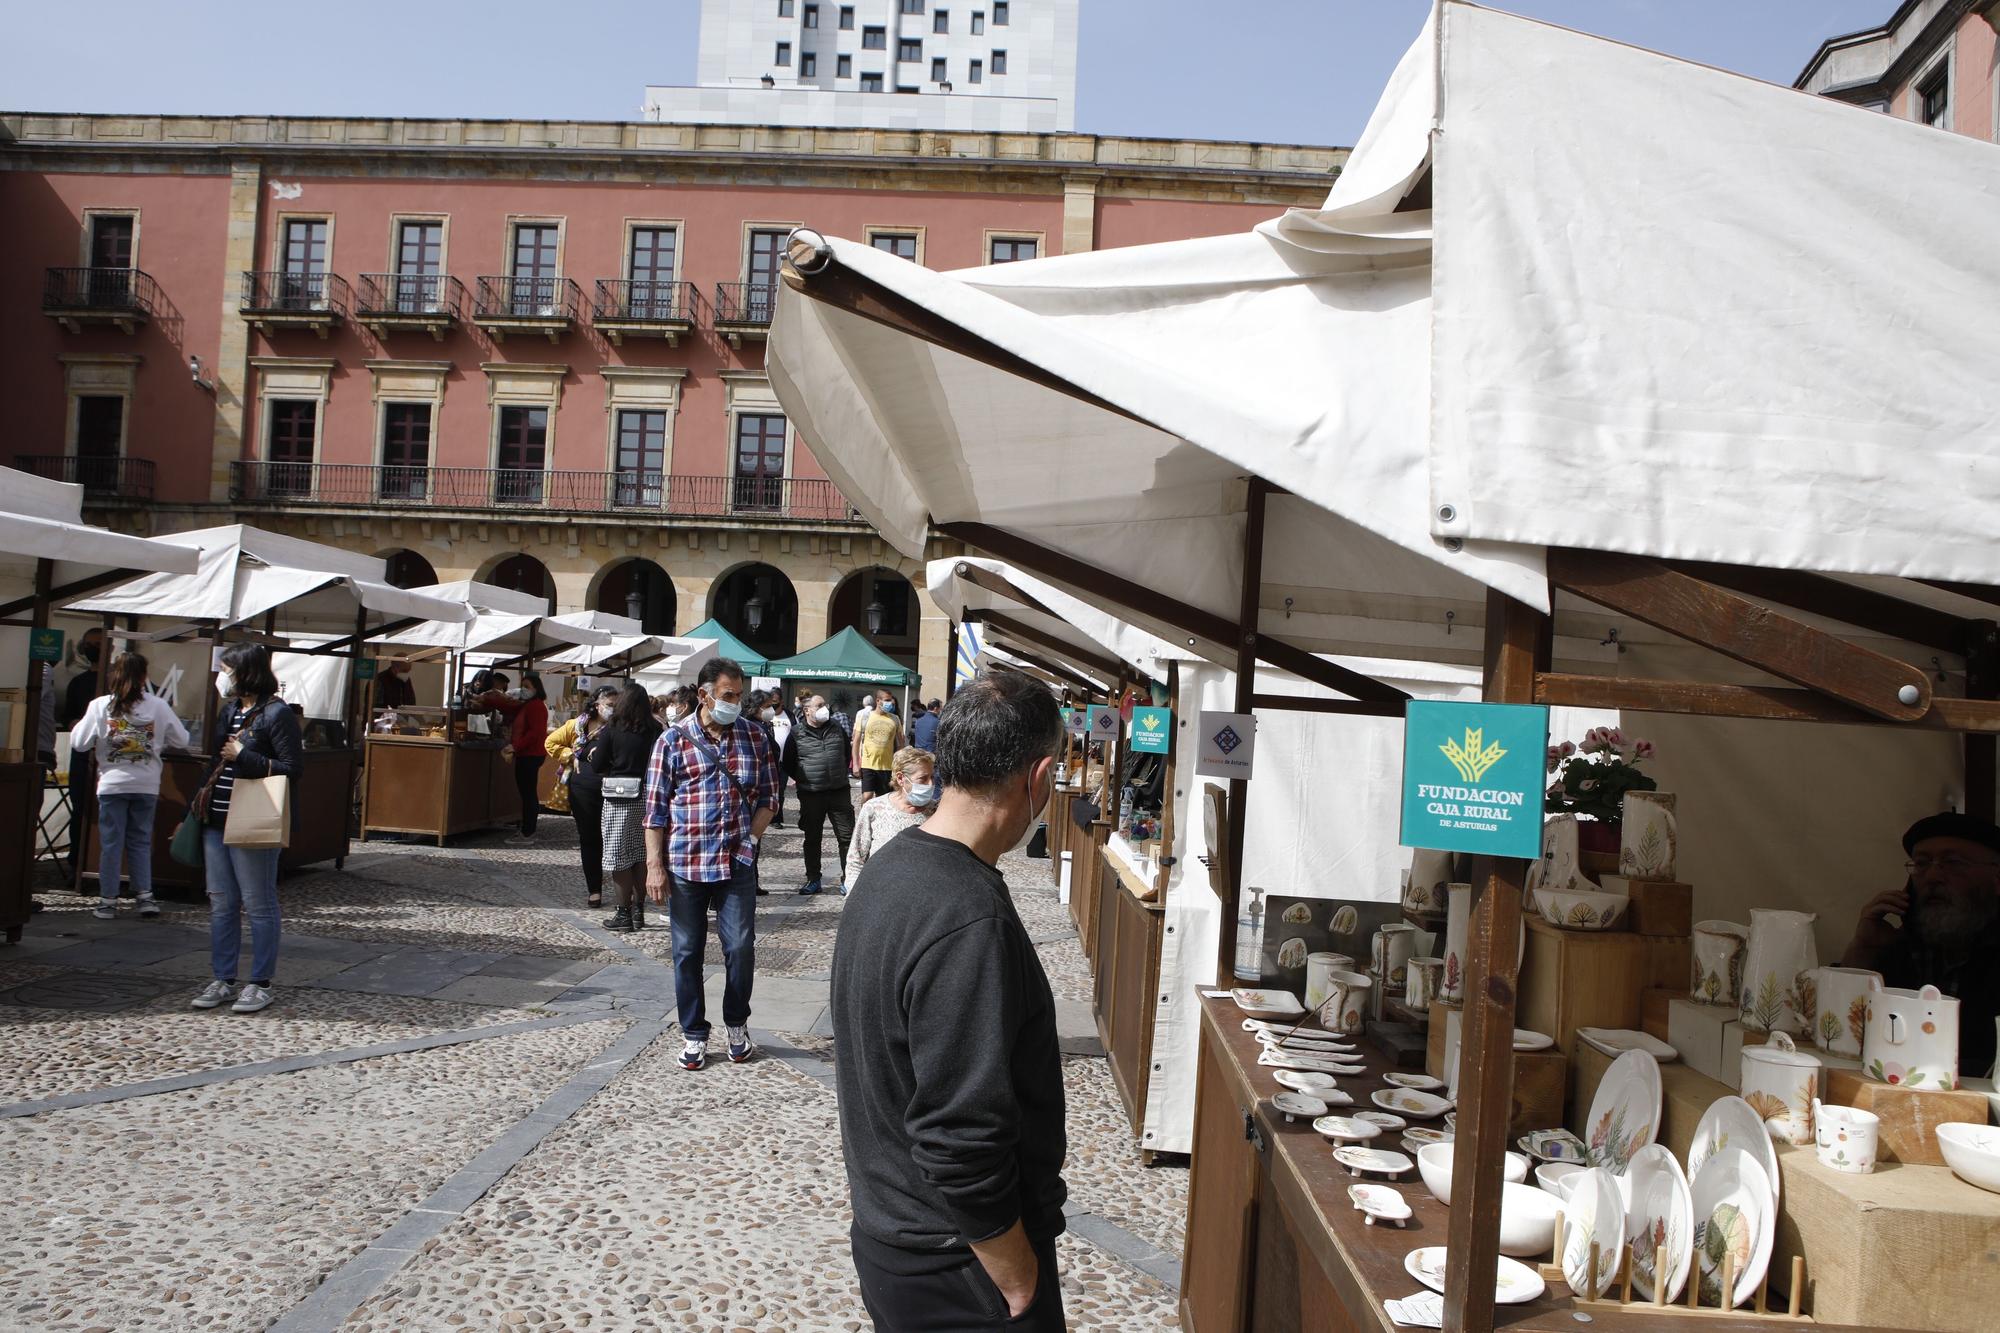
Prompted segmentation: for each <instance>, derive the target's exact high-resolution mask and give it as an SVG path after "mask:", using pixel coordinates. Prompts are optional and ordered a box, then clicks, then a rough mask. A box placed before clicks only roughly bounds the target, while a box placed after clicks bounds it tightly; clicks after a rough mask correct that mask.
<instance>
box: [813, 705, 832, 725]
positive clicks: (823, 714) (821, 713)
mask: <svg viewBox="0 0 2000 1333" xmlns="http://www.w3.org/2000/svg"><path fill="white" fill-rule="evenodd" d="M832 720H833V710H832V709H829V708H815V709H813V725H814V726H816V727H823V726H825V725H826V724H827V723H828V722H830V721H832Z"/></svg>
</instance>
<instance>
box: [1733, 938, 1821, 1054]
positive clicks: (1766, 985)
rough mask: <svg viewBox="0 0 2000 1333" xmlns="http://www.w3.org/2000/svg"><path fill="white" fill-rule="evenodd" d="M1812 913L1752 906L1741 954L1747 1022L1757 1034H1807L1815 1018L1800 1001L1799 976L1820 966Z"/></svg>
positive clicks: (1742, 1009) (1741, 1004) (1742, 998)
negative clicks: (1809, 1014)
mask: <svg viewBox="0 0 2000 1333" xmlns="http://www.w3.org/2000/svg"><path fill="white" fill-rule="evenodd" d="M1814 919H1815V918H1814V914H1813V913H1811V912H1781V911H1775V910H1773V909H1771V908H1766V907H1755V908H1752V909H1751V910H1750V944H1749V947H1748V948H1747V949H1745V950H1744V953H1743V993H1742V995H1741V996H1740V997H1739V999H1738V1005H1739V1012H1740V1013H1741V1014H1742V1016H1743V1026H1744V1027H1746V1028H1749V1029H1751V1030H1753V1031H1757V1032H1789V1033H1793V1034H1803V1033H1804V1032H1805V1031H1806V1026H1807V1024H1808V1023H1810V1022H1811V1021H1812V1020H1811V1018H1810V1017H1809V1016H1808V1015H1807V1014H1806V1013H1805V1012H1804V1010H1803V1009H1802V1008H1801V1007H1800V1004H1799V978H1800V976H1801V975H1802V974H1804V973H1807V972H1810V971H1812V969H1813V968H1815V967H1817V966H1818V965H1819V954H1818V951H1817V949H1816V947H1815V946H1814V944H1813V935H1812V924H1813V921H1814Z"/></svg>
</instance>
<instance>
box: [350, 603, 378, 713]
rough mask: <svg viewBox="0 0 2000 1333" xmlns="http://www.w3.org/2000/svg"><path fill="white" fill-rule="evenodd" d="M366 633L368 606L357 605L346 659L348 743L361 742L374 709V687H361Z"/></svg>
mask: <svg viewBox="0 0 2000 1333" xmlns="http://www.w3.org/2000/svg"><path fill="white" fill-rule="evenodd" d="M367 633H368V608H367V607H365V606H357V607H356V608H355V609H354V645H353V647H352V648H350V649H349V650H348V651H349V653H350V654H351V656H349V658H348V659H347V709H346V712H345V714H344V715H345V717H346V718H347V727H348V731H347V743H348V744H349V745H359V744H361V742H362V739H363V738H365V737H366V736H367V735H368V719H369V717H370V716H371V715H372V714H373V711H374V709H373V707H372V701H371V700H370V698H369V696H370V695H371V694H373V693H374V687H373V686H372V685H371V686H370V687H369V688H367V689H363V688H362V687H361V653H362V650H363V647H364V646H365V644H364V636H365V635H366V634H367Z"/></svg>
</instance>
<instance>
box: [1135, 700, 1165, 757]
mask: <svg viewBox="0 0 2000 1333" xmlns="http://www.w3.org/2000/svg"><path fill="white" fill-rule="evenodd" d="M1173 739H1174V710H1173V709H1171V708H1135V709H1133V710H1132V753H1133V754H1165V753H1166V752H1167V749H1168V747H1169V746H1171V745H1172V744H1173Z"/></svg>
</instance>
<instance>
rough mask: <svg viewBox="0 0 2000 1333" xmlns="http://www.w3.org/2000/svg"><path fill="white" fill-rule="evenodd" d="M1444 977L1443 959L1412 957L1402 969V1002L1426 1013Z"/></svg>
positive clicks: (1436, 996)
mask: <svg viewBox="0 0 2000 1333" xmlns="http://www.w3.org/2000/svg"><path fill="white" fill-rule="evenodd" d="M1443 977H1444V959H1442V958H1412V959H1411V960H1410V964H1409V966H1408V967H1407V968H1405V969H1404V980H1403V1003H1404V1004H1405V1005H1407V1006H1408V1007H1409V1008H1411V1009H1414V1010H1416V1011H1417V1012H1418V1013H1420V1014H1421V1013H1428V1012H1429V1011H1430V1007H1431V1001H1432V1000H1435V999H1437V998H1438V995H1439V986H1440V983H1441V981H1442V979H1443Z"/></svg>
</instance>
